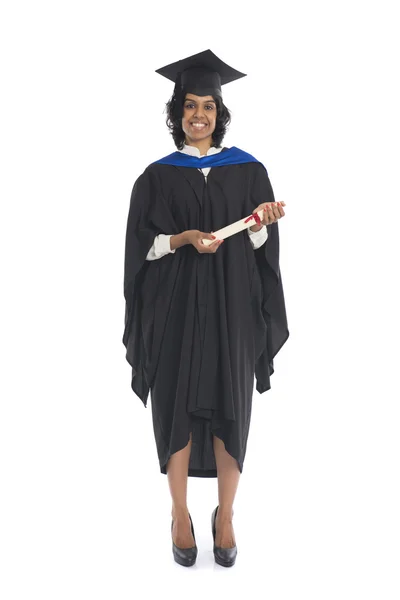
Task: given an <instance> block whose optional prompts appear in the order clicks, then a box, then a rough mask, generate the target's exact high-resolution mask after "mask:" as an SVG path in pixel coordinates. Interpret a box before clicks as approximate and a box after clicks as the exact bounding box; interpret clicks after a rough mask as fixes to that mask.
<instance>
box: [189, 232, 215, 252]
mask: <svg viewBox="0 0 400 600" xmlns="http://www.w3.org/2000/svg"><path fill="white" fill-rule="evenodd" d="M185 233H186V240H187V243H188V244H192V246H194V247H195V248H196V250H197V252H200V254H205V253H207V252H208V253H209V254H213V253H215V252H216V251H217V250H218V248H219V247H220V246H221V244H222V243H223V241H224V240H215V241H214V242H213V243H212V244H210V245H209V246H206V245H205V244H203V243H202V241H201V240H202V239H206V240H213V239H214V238H215V236H214V235H212V233H204V232H203V231H199V230H198V229H189V230H188V231H186V232H185Z"/></svg>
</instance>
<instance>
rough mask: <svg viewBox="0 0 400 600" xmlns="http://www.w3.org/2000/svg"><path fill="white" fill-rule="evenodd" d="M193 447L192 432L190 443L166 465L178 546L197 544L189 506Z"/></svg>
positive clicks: (174, 530)
mask: <svg viewBox="0 0 400 600" xmlns="http://www.w3.org/2000/svg"><path fill="white" fill-rule="evenodd" d="M191 448H192V434H190V439H189V443H188V445H187V446H185V448H182V450H179V452H175V453H174V454H172V456H171V457H170V459H169V461H168V463H167V467H166V470H167V477H168V483H169V489H170V492H171V498H172V510H171V516H172V518H173V520H174V525H173V528H172V539H173V541H174V543H175V544H176V546H178V548H192V546H194V545H195V540H194V539H193V535H192V529H191V525H190V519H189V511H188V507H187V480H188V471H189V458H190V451H191Z"/></svg>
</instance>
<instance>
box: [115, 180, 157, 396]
mask: <svg viewBox="0 0 400 600" xmlns="http://www.w3.org/2000/svg"><path fill="white" fill-rule="evenodd" d="M156 204H157V192H156V190H155V189H154V186H153V185H152V182H151V178H150V175H149V173H148V172H147V171H144V173H142V174H141V175H140V176H139V177H138V179H137V180H136V182H135V184H134V186H133V190H132V194H131V199H130V206H129V213H128V220H127V226H126V238H125V263H124V297H125V328H124V334H123V337H122V342H123V344H124V346H125V348H126V360H127V361H128V363H129V364H130V365H131V367H132V383H131V387H132V390H133V391H134V392H135V394H136V395H137V396H139V398H140V399H141V400H142V402H143V403H144V404H145V405H146V401H147V397H148V393H149V387H148V384H147V381H146V377H145V372H144V365H143V364H142V362H143V361H142V357H143V348H142V344H143V341H142V336H141V332H140V310H139V309H140V305H139V300H140V298H139V294H138V289H139V288H140V283H141V278H142V276H143V271H144V265H145V264H146V256H147V254H148V252H149V250H150V248H151V247H152V245H153V243H154V239H155V237H156V236H157V235H158V234H159V233H160V232H161V230H160V227H158V226H157V225H156V224H155V223H156V222H157V219H154V214H155V212H156V210H157V206H156ZM147 264H149V263H147Z"/></svg>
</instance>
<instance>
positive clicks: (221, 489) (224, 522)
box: [213, 435, 240, 548]
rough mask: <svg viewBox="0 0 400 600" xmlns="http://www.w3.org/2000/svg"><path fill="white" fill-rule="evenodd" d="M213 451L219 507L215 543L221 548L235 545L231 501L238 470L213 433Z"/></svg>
mask: <svg viewBox="0 0 400 600" xmlns="http://www.w3.org/2000/svg"><path fill="white" fill-rule="evenodd" d="M213 443H214V452H215V460H216V463H217V474H218V498H219V508H218V511H217V518H216V520H215V530H216V535H215V545H216V546H220V547H222V548H232V547H233V546H235V544H236V541H235V534H234V532H233V526H232V517H233V501H234V499H235V495H236V490H237V487H238V484H239V477H240V471H239V466H238V464H237V461H236V459H235V458H233V457H232V456H231V455H230V454H229V453H228V452H227V451H226V450H225V444H224V442H223V441H222V440H221V439H220V438H218V437H217V436H215V435H214V440H213Z"/></svg>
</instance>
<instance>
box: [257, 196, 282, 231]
mask: <svg viewBox="0 0 400 600" xmlns="http://www.w3.org/2000/svg"><path fill="white" fill-rule="evenodd" d="M284 206H286V204H285V203H284V202H264V203H263V204H260V205H259V206H258V207H257V208H256V209H255V210H253V213H252V214H253V215H254V213H258V212H259V211H260V210H262V211H263V215H264V216H263V218H262V219H261V224H262V225H270V224H271V223H275V221H277V220H278V219H280V218H281V217H284V216H285V211H284V210H283V207H284Z"/></svg>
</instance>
